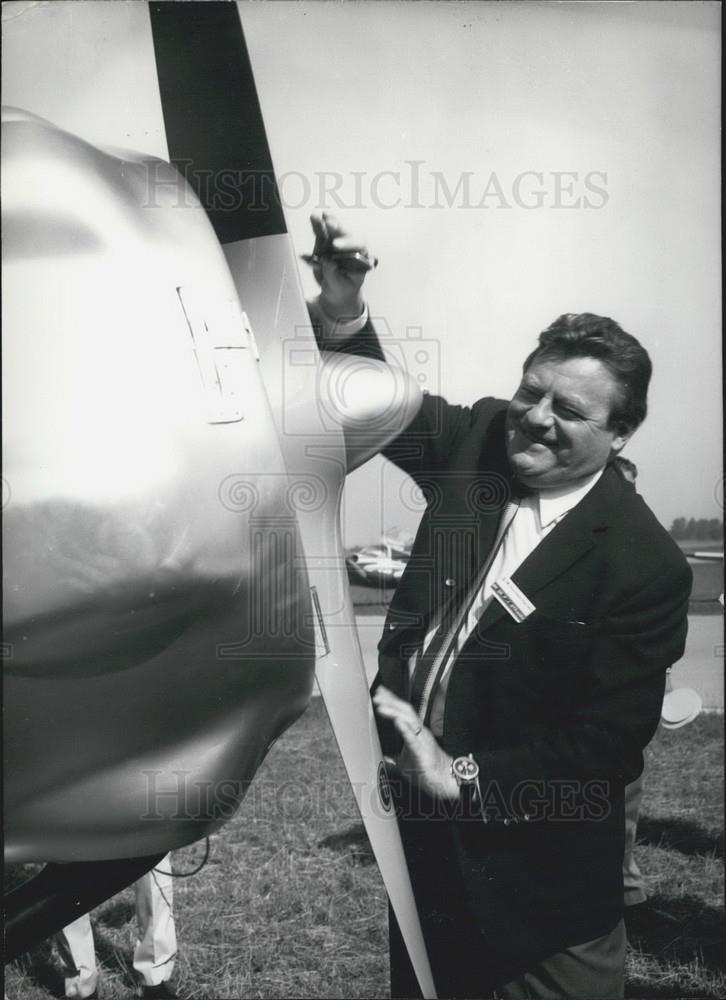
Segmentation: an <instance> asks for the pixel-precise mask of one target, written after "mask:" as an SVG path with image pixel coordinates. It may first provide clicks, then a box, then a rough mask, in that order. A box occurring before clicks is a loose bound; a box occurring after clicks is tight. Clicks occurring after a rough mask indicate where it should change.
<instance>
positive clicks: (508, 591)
mask: <svg viewBox="0 0 726 1000" xmlns="http://www.w3.org/2000/svg"><path fill="white" fill-rule="evenodd" d="M492 594H493V595H494V596H495V597H496V599H497V600H498V601H499V603H500V604H501V605H502V607H503V608H504V610H505V611H506V612H508V614H510V615H511V616H512V618H514V620H515V622H523V621H524V619H525V618H529V616H530V615H531V614H532V612H533V611H534V610H535V607H534V604H532V602H531V601H530V599H529V598H528V597H527V595H526V594H525V593H524V592H523V591H521V590H520V589H519V587H518V586H517V584H516V583H513V582H512V580H510V579H509V577H508V576H503V577H502V578H501V579H499V580H497V581H496V582H495V583H493V584H492Z"/></svg>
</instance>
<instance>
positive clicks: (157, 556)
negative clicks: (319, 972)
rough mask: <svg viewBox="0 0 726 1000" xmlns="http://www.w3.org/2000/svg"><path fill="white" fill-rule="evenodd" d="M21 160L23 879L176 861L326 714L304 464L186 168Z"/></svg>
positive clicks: (8, 759)
mask: <svg viewBox="0 0 726 1000" xmlns="http://www.w3.org/2000/svg"><path fill="white" fill-rule="evenodd" d="M2 138H3V153H4V166H3V191H2V195H3V226H4V232H5V239H4V245H3V250H4V261H3V279H4V297H3V329H4V334H5V336H4V351H5V358H4V372H3V410H4V413H3V449H4V464H5V471H4V476H5V479H6V481H7V482H8V484H9V486H10V500H9V502H8V504H7V505H6V507H5V511H4V552H5V556H4V562H5V588H4V590H5V606H4V612H5V642H6V646H5V653H6V657H5V663H4V667H5V669H4V673H5V766H6V781H5V818H6V830H5V844H6V857H7V858H8V859H9V860H15V861H22V860H34V861H38V860H49V861H61V862H63V861H72V860H84V861H91V860H94V859H110V858H120V857H134V856H140V855H152V854H154V853H155V852H162V853H163V852H165V851H167V850H169V849H170V848H172V847H175V846H179V845H182V844H185V843H189V842H191V841H193V840H196V839H197V838H199V837H200V836H202V835H203V834H204V833H206V832H208V831H209V830H210V829H213V828H215V827H217V826H219V825H220V824H221V823H222V822H223V821H224V820H225V819H227V818H229V816H230V815H231V813H232V812H233V811H234V809H235V808H236V806H237V804H238V803H239V801H240V799H241V798H242V796H243V795H244V792H245V789H246V787H247V783H248V782H249V780H250V779H251V778H252V776H253V774H254V772H255V770H256V768H257V766H258V765H259V763H260V761H261V759H262V758H263V757H264V754H265V752H266V750H267V748H268V746H269V745H270V744H271V742H272V741H273V740H274V739H275V738H276V737H277V736H278V735H279V733H280V732H281V731H282V730H283V729H284V728H285V727H286V726H287V725H289V724H290V722H292V721H293V720H294V719H295V718H296V717H297V716H298V715H299V714H300V712H301V711H303V709H304V708H305V706H306V704H307V702H308V698H309V696H310V693H311V688H312V683H313V668H314V637H313V633H312V626H311V618H312V616H311V601H310V591H309V585H308V579H307V573H306V570H305V566H304V561H303V559H302V556H301V552H300V541H299V533H298V528H297V521H296V515H295V510H294V508H293V506H292V504H291V501H290V490H289V486H288V480H287V476H286V471H285V465H284V462H283V458H282V454H281V452H280V447H279V442H278V437H277V432H276V430H275V424H274V421H273V418H272V414H271V411H270V408H269V404H268V401H267V397H266V394H265V391H264V388H263V385H262V381H261V378H260V372H259V365H258V362H257V360H256V352H255V351H254V350H251V349H250V347H251V343H250V335H249V332H248V325H246V323H245V319H244V318H243V314H242V312H241V309H240V306H239V302H238V299H237V294H236V291H235V288H234V284H233V282H232V279H231V277H230V274H229V270H228V267H227V264H226V261H225V258H224V255H223V253H222V250H221V248H220V246H219V243H218V242H217V239H216V238H215V235H214V232H213V230H212V228H211V226H210V224H209V222H208V219H207V216H206V214H205V212H204V210H203V209H202V207H201V206H200V204H199V202H198V201H197V199H196V196H195V195H194V194H193V192H192V191H191V190H190V189H189V187H188V186H187V185H186V183H185V182H184V181H183V180H182V179H181V178H180V176H179V175H178V174H177V172H176V171H175V170H174V168H173V167H171V166H169V165H168V164H165V163H163V162H161V161H158V160H152V159H150V158H144V157H141V156H137V155H135V154H132V153H124V154H122V155H119V154H118V153H116V152H115V153H109V152H104V151H103V150H100V149H98V148H95V147H93V146H91V145H89V144H88V143H86V142H84V141H83V140H81V139H79V138H77V137H76V136H74V135H71V134H69V133H67V132H64V131H61V130H59V129H56V128H54V127H53V126H52V125H50V124H49V123H48V122H45V121H43V120H42V119H39V118H36V117H35V116H33V115H30V114H27V113H25V112H22V111H18V110H14V111H10V112H8V114H7V115H4V118H3V136H2ZM190 330H191V333H192V336H191V337H190ZM242 417H244V419H242ZM222 648H224V649H227V650H228V649H230V648H231V649H233V650H234V655H231V656H230V655H220V652H219V651H220V649H222Z"/></svg>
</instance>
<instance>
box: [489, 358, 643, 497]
mask: <svg viewBox="0 0 726 1000" xmlns="http://www.w3.org/2000/svg"><path fill="white" fill-rule="evenodd" d="M617 397H618V384H617V382H616V381H615V378H614V377H613V376H612V374H611V373H610V372H609V371H608V369H607V368H606V367H605V365H603V363H602V362H601V361H599V360H598V359H597V358H591V357H576V358H558V357H547V356H543V357H540V358H535V359H534V360H533V361H532V363H531V364H530V366H529V368H528V369H527V371H526V372H525V373H524V375H523V376H522V381H521V382H520V385H519V388H518V389H517V391H516V393H515V395H514V398H513V399H512V401H511V403H510V404H509V409H508V411H507V423H506V434H507V455H508V457H509V464H510V465H511V467H512V471H513V472H514V473H515V474H516V476H517V478H518V479H519V480H520V481H521V482H522V483H524V484H525V485H526V486H530V487H532V488H534V489H554V488H558V487H561V486H565V485H568V484H572V485H573V486H575V485H577V483H578V481H581V480H583V479H585V478H587V477H588V476H591V475H593V474H594V473H595V472H597V471H598V470H599V469H602V468H603V466H604V465H605V464H606V463H607V461H608V458H609V457H610V455H611V453H613V452H617V451H620V449H621V448H622V447H623V445H624V444H625V442H626V441H627V439H628V437H629V435H628V434H623V433H621V432H620V431H619V430H616V429H615V428H613V427H611V426H610V414H611V413H612V408H613V405H614V404H615V403H616V402H617Z"/></svg>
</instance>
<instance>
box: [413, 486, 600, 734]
mask: <svg viewBox="0 0 726 1000" xmlns="http://www.w3.org/2000/svg"><path fill="white" fill-rule="evenodd" d="M603 471H604V470H603V469H599V470H598V471H597V472H596V473H594V474H593V475H592V476H590V477H589V478H588V479H586V480H585V482H583V483H580V484H579V485H577V486H575V487H572V486H570V487H567V486H563V487H561V488H559V489H553V490H544V491H539V492H535V493H532V494H530V495H528V496H526V497H524V498H523V499H522V501H521V502H520V504H519V506H518V507H517V508H516V510H512V509H510V510H508V511H505V513H504V515H503V523H504V524H505V525H506V528H505V531H504V534H503V536H502V537H501V539H500V544H499V546H498V548H497V550H496V552H495V554H494V558H493V559H492V563H491V566H490V567H489V569H488V571H487V574H486V577H485V579H484V583H483V584H482V585H481V587H480V589H479V592H478V594H477V595H476V597H475V599H474V601H473V603H472V606H471V609H470V611H469V614H468V616H467V619H466V622H465V624H464V626H463V627H462V628H461V629H460V630H459V634H458V636H457V638H456V643H455V644H454V647H453V653H452V655H451V656H450V657H449V661H448V663H447V665H446V668H445V671H444V673H443V675H442V677H441V681H440V682H439V685H438V687H437V688H436V690H435V691H434V692H433V699H434V702H433V706H432V709H431V719H430V723H429V724H430V728H431V731H432V732H433V734H434V735H435V736H437V737H439V738H440V737H441V736H442V734H443V728H444V705H445V702H446V689H447V687H448V682H449V677H450V675H451V668H452V666H453V663H454V661H455V659H456V657H457V656H458V654H459V653H460V652H461V650H462V649H463V647H464V644H465V643H466V641H467V639H468V638H469V636H470V635H471V633H472V632H473V631H474V629H475V628H476V624H477V622H478V621H479V619H480V618H481V616H482V615H483V613H484V611H485V610H486V609H487V608H488V607H489V605H490V603H491V602H492V601H493V600H494V599H495V598H494V597H493V595H492V584H493V583H495V582H496V581H497V580H501V578H502V577H505V576H506V577H511V576H512V574H513V573H514V572H515V571H516V570H517V568H518V567H519V566H521V565H522V563H523V562H524V560H525V559H526V558H527V556H528V555H529V554H530V553H531V552H533V551H534V549H535V548H536V547H537V546H538V545H539V543H540V542H541V541H542V539H543V538H546V537H547V535H548V534H549V533H550V531H552V530H553V529H554V528H555V527H556V525H558V524H559V523H560V521H561V520H562V519H563V518H564V517H566V515H567V514H568V513H569V511H571V510H572V509H573V507H575V506H577V504H578V503H579V502H580V500H582V498H583V497H584V496H586V495H587V494H588V493H589V492H590V490H591V489H592V488H593V486H594V485H595V483H596V482H597V481H598V479H599V478H600V476H601V475H602V474H603ZM512 514H513V515H514V516H512ZM507 517H510V518H511V520H510V521H509V523H508V524H507ZM439 621H440V616H437V618H436V621H435V622H434V623H433V624H432V626H431V628H430V629H429V631H428V633H427V635H426V639H425V641H424V644H423V648H424V649H426V648H427V647H428V645H429V643H430V642H431V640H432V638H433V637H434V634H435V633H436V630H437V628H438V625H439ZM419 655H420V654H419V652H416V653H414V655H413V656H412V657H411V659H410V660H409V672H410V675H411V676H412V675H413V671H414V669H415V666H416V664H417V663H418V659H419ZM425 711H426V704H424V705H422V706H421V716H422V717H423V715H424V714H425Z"/></svg>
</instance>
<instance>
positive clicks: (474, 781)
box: [451, 754, 481, 818]
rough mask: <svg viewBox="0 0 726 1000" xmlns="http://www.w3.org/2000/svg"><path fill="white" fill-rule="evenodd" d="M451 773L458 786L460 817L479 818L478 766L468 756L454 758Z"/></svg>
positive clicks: (470, 756) (471, 757)
mask: <svg viewBox="0 0 726 1000" xmlns="http://www.w3.org/2000/svg"><path fill="white" fill-rule="evenodd" d="M451 773H452V774H453V776H454V778H456V784H457V785H458V786H459V803H460V805H461V811H462V816H464V817H472V816H477V817H479V818H481V793H480V791H479V765H478V764H477V762H476V761H475V760H474V758H473V756H472V755H471V754H469V756H468V757H455V758H454V759H453V760H452V762H451Z"/></svg>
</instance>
